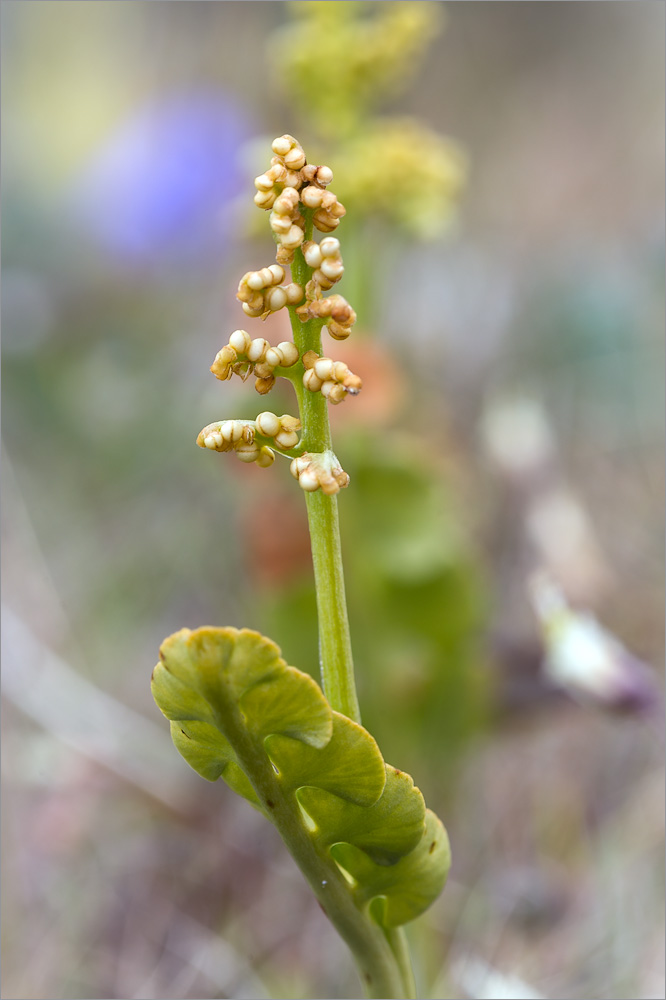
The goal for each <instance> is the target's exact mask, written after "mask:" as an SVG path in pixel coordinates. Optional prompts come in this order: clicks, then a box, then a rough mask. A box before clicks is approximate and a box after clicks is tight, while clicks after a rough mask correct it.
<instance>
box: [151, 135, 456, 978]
mask: <svg viewBox="0 0 666 1000" xmlns="http://www.w3.org/2000/svg"><path fill="white" fill-rule="evenodd" d="M272 148H273V152H274V154H275V155H274V156H273V158H272V160H271V164H270V166H269V168H268V170H267V171H266V173H265V174H261V175H260V176H259V177H257V178H256V180H255V186H256V188H257V194H256V195H255V202H256V204H257V205H258V206H259V207H260V208H263V209H265V210H266V211H270V226H271V229H272V231H273V234H274V237H275V241H276V243H277V253H276V262H275V263H274V264H271V265H270V266H269V267H265V268H262V269H260V270H258V271H248V272H247V273H246V274H245V275H243V277H242V279H241V281H240V284H239V288H238V294H237V298H238V299H239V301H240V302H241V304H242V308H243V310H244V312H245V314H246V315H247V316H249V317H250V318H257V319H258V318H261V319H265V318H266V316H268V315H269V313H271V312H276V311H277V310H279V309H283V308H287V309H288V310H289V314H290V318H291V323H292V330H293V333H294V340H293V342H291V341H283V342H282V343H280V344H278V345H277V346H276V347H272V346H271V345H270V344H269V343H268V341H267V340H265V339H263V338H262V337H257V338H254V339H253V338H251V337H250V335H249V334H248V333H247V332H246V331H245V330H235V331H234V332H233V333H232V334H231V336H230V337H229V340H228V343H227V344H225V345H224V347H222V348H221V350H220V351H218V353H217V355H216V357H215V360H214V361H213V364H212V366H211V371H212V372H213V374H214V375H215V376H216V378H218V379H220V380H221V381H226V380H227V379H230V378H231V377H232V376H233V375H238V376H240V377H241V378H242V379H247V378H248V377H249V376H250V375H254V378H255V389H256V390H257V392H258V393H259V394H260V395H265V394H266V393H268V392H270V391H271V389H272V388H273V385H274V383H275V380H276V378H277V377H278V376H281V377H283V378H286V379H288V380H290V381H291V383H292V385H293V388H294V392H295V395H296V399H297V401H298V408H299V415H298V417H294V416H290V415H289V414H283V415H282V416H278V415H277V414H275V413H272V412H271V411H269V410H265V411H264V412H262V413H260V414H259V415H258V416H257V417H255V418H254V419H231V420H219V421H216V422H214V423H211V424H208V425H207V426H206V427H204V428H203V430H202V431H201V432H200V433H199V435H198V437H197V444H198V445H199V446H200V447H202V448H205V449H207V450H209V451H215V452H228V451H233V452H235V454H236V455H237V457H238V458H239V459H240V460H241V461H243V462H255V463H256V464H257V465H259V466H260V467H268V466H270V465H272V464H273V461H274V459H275V455H276V453H277V454H281V455H283V456H284V457H287V458H289V459H290V460H291V473H292V475H293V476H294V478H295V479H296V480H297V481H298V483H299V485H300V487H301V489H303V490H304V492H305V497H306V506H307V510H308V521H309V527H310V538H311V543H312V557H313V566H314V573H315V584H316V591H317V611H318V624H319V638H320V658H321V663H320V666H321V674H322V683H323V689H324V690H323V691H322V689H321V688H319V686H318V685H317V684H316V683H315V681H314V680H312V678H311V677H310V676H309V674H306V673H302V672H301V671H299V670H296V669H295V668H294V667H290V666H287V664H286V663H285V662H284V660H282V659H281V657H280V650H279V649H278V647H277V646H276V645H275V644H274V643H273V642H271V641H270V640H269V639H266V638H264V637H263V636H261V635H259V633H257V632H251V631H249V630H247V629H242V630H241V631H238V630H236V629H233V628H200V629H197V630H195V631H193V632H191V631H189V630H188V629H183V630H182V631H181V632H177V633H175V634H174V635H172V636H171V637H170V638H169V639H167V640H166V641H165V642H164V643H163V645H162V648H161V650H160V662H159V664H158V665H157V667H156V668H155V671H154V674H153V694H154V696H155V700H156V702H157V704H158V706H159V707H160V709H161V710H162V712H163V713H164V714H165V715H166V716H167V718H168V719H169V720H170V721H171V732H172V736H173V740H174V743H175V744H176V747H177V749H178V750H179V751H180V753H181V754H182V755H183V757H184V758H185V760H186V761H187V762H188V763H189V764H190V765H191V766H192V767H193V768H194V769H195V770H196V771H198V773H199V774H201V775H202V776H203V777H204V778H207V779H208V780H210V781H216V780H217V779H218V778H220V777H221V778H222V779H223V780H224V781H226V783H227V784H228V785H229V786H230V787H231V788H233V789H234V790H235V791H236V792H238V793H239V794H240V795H242V796H243V797H244V798H246V799H247V800H248V801H249V802H251V803H252V805H253V806H255V807H256V808H257V809H259V810H260V811H261V812H262V813H263V814H264V815H265V816H266V817H267V818H268V819H269V820H270V821H271V822H272V823H273V824H274V825H275V826H276V827H277V829H278V831H279V832H280V834H281V836H282V838H283V840H284V841H285V843H286V845H287V847H288V848H289V850H290V851H291V853H292V855H293V856H294V858H295V859H296V862H297V863H298V865H299V867H300V868H301V870H302V871H303V873H304V875H305V877H306V878H307V880H308V882H309V883H310V885H311V887H312V889H313V890H314V892H315V894H316V896H317V898H318V899H319V902H320V903H321V905H322V906H323V908H324V910H325V911H326V913H327V914H328V916H329V918H330V920H331V922H332V923H333V924H334V926H335V927H336V928H337V930H338V931H339V933H340V934H341V936H342V937H343V938H344V940H345V941H346V942H347V944H348V945H349V947H350V948H351V950H352V952H353V954H354V956H355V958H356V961H357V964H358V966H359V969H360V972H361V975H362V978H363V981H364V983H365V987H366V992H367V994H368V996H370V997H383V998H389V997H392V998H398V997H412V996H414V984H413V979H412V974H411V967H410V964H409V957H408V954H407V949H406V944H405V939H404V936H403V933H402V930H401V925H402V924H404V923H407V922H408V921H410V920H413V919H414V918H415V917H417V916H418V915H419V914H420V913H422V912H423V911H424V910H425V909H426V908H427V907H428V906H429V905H430V904H431V903H432V901H433V900H434V899H435V898H436V896H437V895H438V894H439V892H440V891H441V889H442V887H443V885H444V882H445V880H446V875H447V872H448V867H449V846H448V839H447V836H446V832H445V830H444V827H443V826H442V824H441V823H440V821H439V820H438V819H437V817H436V816H435V815H434V814H433V813H431V812H430V811H428V810H426V808H425V805H424V802H423V796H422V795H421V793H420V791H419V790H418V789H417V788H416V787H415V786H414V782H413V781H412V779H411V777H410V776H409V775H407V774H405V773H404V772H402V771H399V770H397V769H396V768H394V767H391V766H390V765H388V764H385V762H384V760H383V758H382V755H381V753H380V752H379V749H378V747H377V744H376V743H375V741H374V739H373V738H372V736H371V735H370V734H369V733H368V732H367V731H366V730H365V729H363V727H362V726H361V725H360V713H359V708H358V701H357V697H356V688H355V683H354V671H353V662H352V656H351V642H350V637H349V624H348V620H347V610H346V601H345V591H344V578H343V572H342V558H341V552H340V534H339V526H338V515H337V493H338V492H339V491H340V490H341V489H343V488H344V487H346V486H347V485H348V484H349V476H348V474H347V473H346V472H345V471H344V470H343V468H342V466H341V465H340V462H339V461H338V459H337V457H336V455H335V453H334V452H333V450H332V443H331V433H330V426H329V422H328V404H329V403H332V404H337V403H340V402H342V401H343V400H345V399H346V398H347V397H348V396H351V397H354V396H356V395H357V394H358V392H359V391H360V389H361V388H362V382H361V379H360V378H359V376H358V375H355V374H354V373H353V372H351V371H350V370H349V368H348V367H347V365H346V364H345V363H344V362H342V361H337V360H334V359H333V358H330V357H327V356H325V355H324V354H323V350H322V344H321V332H322V329H323V328H326V329H327V331H328V333H329V335H330V336H331V337H332V338H333V339H334V340H345V339H346V338H347V337H348V336H349V333H350V331H351V328H352V326H353V325H354V322H355V320H356V313H355V312H354V310H353V308H352V307H351V306H350V304H349V303H348V302H347V301H346V299H344V298H343V297H342V296H341V295H338V294H333V295H329V296H325V295H324V294H323V293H324V292H327V291H330V289H331V288H332V287H333V285H334V284H335V283H336V282H337V281H339V280H340V278H341V277H342V272H343V264H342V257H341V254H340V244H339V241H338V240H337V239H336V238H335V237H331V236H326V237H325V238H324V239H322V240H321V242H320V243H317V242H315V241H314V240H313V238H312V237H313V229H318V230H319V231H320V232H323V233H330V232H332V231H333V230H334V229H335V228H336V227H337V226H338V223H339V222H340V219H341V218H342V217H343V216H344V214H345V209H344V206H343V205H342V204H341V203H340V202H339V201H338V199H337V197H336V196H335V195H334V194H333V193H332V192H331V191H329V190H327V188H328V185H329V184H330V182H331V180H332V178H333V173H332V171H331V170H330V169H329V167H326V166H323V165H320V166H314V165H312V164H308V162H307V160H306V157H305V153H304V152H303V149H302V147H301V146H300V145H299V143H298V142H297V141H296V139H294V137H293V136H290V135H283V136H280V137H279V138H278V139H276V140H275V141H274V142H273V146H272ZM287 266H289V267H290V268H291V278H292V280H291V281H289V282H287V281H286V273H285V267H287Z"/></svg>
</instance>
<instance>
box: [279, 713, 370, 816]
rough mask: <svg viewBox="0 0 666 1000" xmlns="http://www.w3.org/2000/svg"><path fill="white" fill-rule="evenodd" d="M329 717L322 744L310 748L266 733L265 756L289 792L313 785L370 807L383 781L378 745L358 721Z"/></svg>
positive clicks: (337, 714) (337, 716)
mask: <svg viewBox="0 0 666 1000" xmlns="http://www.w3.org/2000/svg"><path fill="white" fill-rule="evenodd" d="M332 716H333V735H332V736H331V739H330V740H329V742H328V743H327V745H326V746H325V747H322V748H321V749H318V750H311V749H309V748H307V747H304V746H302V745H299V744H297V743H294V741H293V740H292V739H287V738H285V737H284V736H279V735H278V736H269V737H268V739H267V740H266V741H265V746H266V749H267V751H268V756H269V757H270V758H271V760H272V761H273V763H274V764H275V766H276V767H277V769H278V771H279V772H280V775H281V777H282V781H283V783H284V786H285V788H288V789H289V790H290V791H295V790H296V789H298V788H300V787H301V786H302V785H313V786H314V787H315V788H321V789H324V790H325V791H327V792H332V793H333V794H334V795H338V796H340V798H342V799H348V800H349V801H350V802H356V803H357V804H358V805H360V806H371V805H373V803H375V802H376V801H377V799H378V798H379V796H380V795H381V794H382V791H383V789H384V784H385V782H386V771H385V767H384V760H383V758H382V755H381V753H380V752H379V747H378V746H377V744H376V743H375V741H374V740H373V738H372V737H371V736H370V734H369V733H368V732H367V731H366V730H365V729H363V727H362V726H359V724H358V723H357V722H352V720H351V719H348V718H347V717H346V716H345V715H340V713H339V712H333V713H332ZM350 775H353V781H350V780H349V779H350Z"/></svg>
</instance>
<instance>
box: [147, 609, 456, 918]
mask: <svg viewBox="0 0 666 1000" xmlns="http://www.w3.org/2000/svg"><path fill="white" fill-rule="evenodd" d="M152 689H153V695H154V697H155V701H156V702H157V704H158V706H159V708H160V709H161V710H162V712H163V713H164V714H165V715H166V716H167V718H168V719H170V720H171V732H172V737H173V741H174V744H175V745H176V748H177V749H178V750H179V752H180V753H181V754H182V756H183V757H184V758H185V760H186V761H187V762H188V764H190V765H191V767H193V768H194V769H195V770H196V771H197V772H198V773H199V774H200V775H202V776H203V777H204V778H206V779H207V780H208V781H217V780H218V778H220V777H221V778H222V779H223V780H224V781H226V783H227V784H228V785H229V786H230V787H231V788H233V789H234V791H236V792H238V793H239V794H240V795H242V796H243V797H244V798H246V799H247V800H248V801H249V802H251V803H252V805H254V806H255V807H256V808H258V809H260V810H261V811H262V812H263V813H264V815H265V816H267V817H268V818H269V819H270V820H271V821H272V822H273V823H274V824H275V825H276V826H277V828H278V830H279V831H280V833H281V834H282V837H283V839H284V840H285V842H286V844H287V846H288V847H289V848H290V850H291V851H292V853H293V854H294V857H295V858H296V860H297V862H298V863H299V864H301V866H302V867H303V869H304V871H307V872H310V873H311V874H310V876H309V877H310V879H311V881H312V880H313V877H314V878H316V879H319V878H320V875H319V874H317V875H316V876H313V875H312V872H315V871H316V872H320V871H322V865H323V866H324V868H323V871H324V874H325V875H326V879H324V880H323V881H320V882H319V885H323V886H326V884H327V881H326V880H327V879H329V878H330V879H331V880H337V882H336V884H338V885H339V886H342V887H343V888H342V890H341V891H342V892H343V894H344V895H345V896H346V895H347V893H349V898H351V900H352V903H353V906H352V908H353V907H357V908H358V909H361V910H363V911H365V910H368V911H369V912H370V913H371V914H372V916H373V917H374V919H375V921H376V922H378V923H381V924H382V925H383V926H385V927H394V926H397V925H398V924H400V923H404V922H405V921H407V920H411V919H412V918H413V917H414V916H417V915H418V913H420V912H421V911H422V910H423V909H425V907H426V906H427V905H429V903H430V902H431V901H432V900H433V899H434V898H435V896H436V895H437V893H438V892H439V889H440V888H441V886H442V885H443V881H444V878H445V874H446V872H445V869H446V870H448V861H447V859H448V842H447V841H446V834H445V832H444V828H443V827H442V826H441V824H440V823H439V820H437V819H436V817H434V816H433V815H432V814H428V821H427V823H426V810H425V805H424V803H423V797H422V795H421V793H420V791H419V790H418V788H415V786H414V782H413V781H412V779H411V778H410V776H409V775H408V774H405V773H404V772H402V771H398V770H397V769H396V768H394V767H390V766H389V765H386V764H385V763H384V760H383V758H382V755H381V753H380V751H379V748H378V747H377V744H376V743H375V741H374V739H373V738H372V736H371V735H370V734H369V733H368V732H367V731H366V730H365V729H364V728H363V727H362V726H360V725H358V724H357V723H356V722H353V721H352V720H351V719H348V718H346V717H345V716H344V715H341V714H340V713H338V712H334V711H333V710H332V709H331V707H330V705H329V704H328V702H327V701H326V698H325V697H324V695H323V693H322V691H321V689H320V688H319V686H318V685H317V684H316V683H315V681H314V680H313V679H312V678H311V677H310V676H309V674H305V673H302V672H301V671H300V670H296V669H295V668H294V667H290V666H288V665H287V664H286V663H285V662H284V660H283V659H282V658H281V656H280V650H279V649H278V647H277V646H276V645H275V643H273V642H271V641H270V640H269V639H266V638H265V637H264V636H262V635H260V634H259V633H258V632H252V631H250V630H249V629H241V630H238V629H234V628H201V629H197V630H195V631H190V630H189V629H182V630H181V631H180V632H177V633H175V634H174V635H172V636H170V638H168V639H166V640H165V642H164V643H163V644H162V647H161V649H160V662H159V663H158V665H157V666H156V668H155V670H154V672H153V680H152ZM308 818H309V819H310V820H311V822H308ZM424 831H426V833H424ZM428 837H429V838H430V839H429V840H428V841H427V843H426V840H427V838H428ZM431 843H434V846H433V847H432V848H430V847H429V845H430V844H431ZM444 844H446V849H445V848H444ZM445 861H446V864H445ZM340 867H341V868H343V869H344V870H345V871H346V872H348V873H349V874H350V875H351V876H352V878H353V880H354V884H353V885H352V884H350V883H349V882H348V881H347V880H346V879H345V878H343V876H342V875H341V873H340Z"/></svg>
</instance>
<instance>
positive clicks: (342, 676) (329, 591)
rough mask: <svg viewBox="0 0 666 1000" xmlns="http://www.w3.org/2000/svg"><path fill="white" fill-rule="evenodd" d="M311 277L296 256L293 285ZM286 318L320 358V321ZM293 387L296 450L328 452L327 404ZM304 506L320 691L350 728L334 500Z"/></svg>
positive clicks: (311, 500) (301, 345)
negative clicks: (297, 420)
mask: <svg viewBox="0 0 666 1000" xmlns="http://www.w3.org/2000/svg"><path fill="white" fill-rule="evenodd" d="M311 273H312V272H311V269H310V268H309V267H308V266H307V264H306V262H305V259H304V257H303V254H302V253H301V251H300V250H297V251H296V254H295V259H294V263H293V265H292V276H293V278H294V280H295V281H296V282H298V284H301V285H302V286H303V287H305V285H306V284H307V282H308V280H309V278H310V275H311ZM290 315H291V321H292V329H293V332H294V343H295V344H296V346H297V347H298V350H299V353H300V355H301V357H302V356H303V354H305V353H306V352H307V351H316V352H317V354H321V350H322V348H321V327H322V323H321V321H316V320H308V321H307V322H305V323H302V322H301V321H300V319H299V317H298V315H297V313H296V310H295V309H290ZM294 385H295V388H296V396H297V399H298V407H299V411H300V412H299V416H300V420H301V424H302V426H303V433H302V436H301V444H302V446H303V448H304V450H305V451H308V452H314V453H323V452H326V451H330V450H331V429H330V424H329V420H328V403H327V402H326V400H325V398H324V397H323V396H322V394H321V393H320V392H309V391H308V390H307V389H305V388H304V386H303V383H302V381H301V380H296V381H295V382H294ZM306 504H307V511H308V525H309V528H310V542H311V547H312V564H313V567H314V576H315V590H316V593H317V618H318V626H319V660H320V668H321V677H322V686H323V688H324V693H325V694H326V697H327V699H328V702H329V704H330V705H331V707H332V708H334V709H335V710H336V711H337V712H341V713H342V714H343V715H346V716H348V718H350V719H353V720H354V721H355V722H360V721H361V714H360V711H359V706H358V698H357V695H356V684H355V682H354V661H353V658H352V649H351V637H350V633H349V619H348V617H347V599H346V596H345V581H344V573H343V568H342V552H341V547H340V525H339V521H338V503H337V497H335V496H328V495H327V494H325V493H322V492H321V490H317V491H316V492H314V493H307V494H306Z"/></svg>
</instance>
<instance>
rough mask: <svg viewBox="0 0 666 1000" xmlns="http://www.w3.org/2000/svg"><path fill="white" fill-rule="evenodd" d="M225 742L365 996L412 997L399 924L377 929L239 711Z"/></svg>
mask: <svg viewBox="0 0 666 1000" xmlns="http://www.w3.org/2000/svg"><path fill="white" fill-rule="evenodd" d="M227 725H228V726H229V729H230V734H231V741H232V744H233V746H234V749H235V751H236V754H237V757H238V760H239V762H240V763H241V765H242V766H243V768H244V770H245V772H246V773H247V774H251V775H252V784H253V787H254V789H255V791H256V793H257V795H258V797H259V799H260V801H261V802H262V803H263V804H264V811H265V814H266V815H267V816H268V817H269V818H270V820H271V821H272V822H273V824H274V825H275V826H276V828H277V830H278V832H279V833H280V835H281V837H282V839H283V840H284V842H285V844H286V845H287V847H288V848H289V851H290V853H291V855H292V857H293V858H294V860H295V861H296V863H297V864H298V866H299V868H300V869H301V871H302V872H303V874H304V875H305V877H306V879H307V881H308V882H309V884H310V886H311V888H312V890H313V892H314V894H315V896H316V897H317V899H318V900H319V903H320V905H321V907H322V909H323V910H324V913H325V914H326V915H327V917H328V918H329V920H330V921H331V923H332V924H333V926H334V927H335V929H336V930H337V931H338V933H339V934H340V936H341V937H342V939H343V940H344V941H345V942H346V943H347V945H348V946H349V948H350V950H351V952H352V954H353V956H354V959H355V961H356V965H357V967H358V970H359V974H360V976H361V979H362V980H363V984H364V988H365V991H366V996H367V997H368V998H370V1000H387V998H388V1000H412V998H413V997H414V996H415V993H414V987H413V979H412V975H411V967H410V966H409V958H408V956H407V958H406V963H405V957H406V950H405V945H404V933H403V931H402V928H398V929H396V930H387V931H385V930H383V929H382V928H381V927H380V926H379V924H377V923H376V922H375V921H374V920H373V919H372V917H371V916H370V914H369V913H368V912H367V907H366V905H365V904H364V903H362V902H361V901H360V900H359V899H358V898H357V896H356V892H355V888H353V887H351V886H350V884H349V882H348V881H347V879H346V878H345V877H344V875H343V874H342V872H341V870H340V869H339V868H338V866H337V864H336V863H335V861H334V860H333V859H332V858H331V856H330V854H329V852H328V849H327V848H326V847H325V845H323V844H322V843H320V842H319V841H318V840H317V838H316V836H315V834H314V833H313V832H312V831H310V830H308V829H307V828H306V827H305V826H304V824H303V818H302V815H301V813H300V810H299V808H298V806H295V801H294V797H293V794H290V793H289V792H285V789H284V787H283V784H282V782H281V781H280V778H279V776H278V775H277V774H276V773H275V770H274V768H273V766H272V765H271V764H270V762H269V761H268V758H267V757H266V754H265V751H264V750H263V749H262V748H259V747H258V746H257V745H256V743H255V742H253V740H252V738H251V737H250V735H249V734H248V731H247V726H246V724H245V722H244V720H243V718H242V715H241V713H240V711H239V710H237V711H236V712H235V713H234V714H233V715H230V716H229V717H228V718H227Z"/></svg>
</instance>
